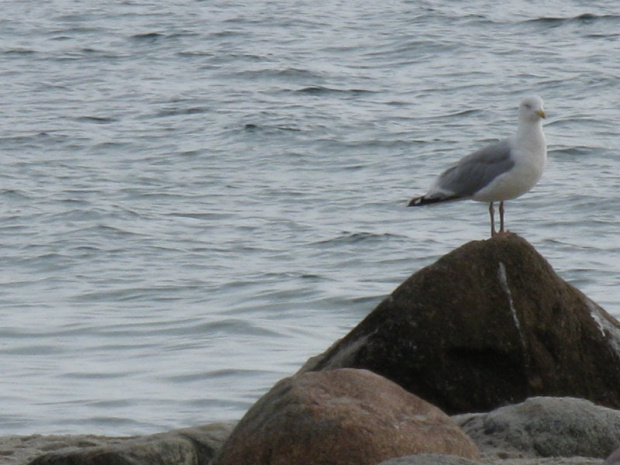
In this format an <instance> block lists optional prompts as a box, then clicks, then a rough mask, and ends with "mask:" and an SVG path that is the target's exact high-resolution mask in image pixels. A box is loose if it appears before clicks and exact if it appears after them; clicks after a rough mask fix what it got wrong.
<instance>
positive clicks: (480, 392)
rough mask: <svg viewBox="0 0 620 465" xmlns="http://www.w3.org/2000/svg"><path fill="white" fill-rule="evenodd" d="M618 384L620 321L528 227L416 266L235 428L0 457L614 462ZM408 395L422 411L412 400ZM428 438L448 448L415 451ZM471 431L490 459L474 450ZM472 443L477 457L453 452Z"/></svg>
mask: <svg viewBox="0 0 620 465" xmlns="http://www.w3.org/2000/svg"><path fill="white" fill-rule="evenodd" d="M619 386H620V323H619V322H618V321H616V320H615V319H614V318H613V317H612V316H610V315H609V314H608V313H607V312H605V310H604V309H602V308H601V307H600V306H598V305H597V304H595V303H594V302H592V301H591V300H590V299H588V298H587V297H586V296H585V295H584V294H582V293H581V292H580V291H579V290H577V289H575V288H574V287H573V286H571V285H570V284H568V283H566V282H565V281H563V280H562V279H561V278H559V277H558V276H557V274H556V273H555V272H554V271H553V269H552V267H551V266H550V265H549V264H548V263H547V262H546V260H545V259H544V258H543V257H542V256H540V254H538V252H536V250H535V249H534V248H533V247H532V246H531V245H530V244H529V243H527V242H526V241H525V240H524V239H522V238H520V237H519V236H516V235H503V236H496V237H494V238H491V239H489V240H485V241H475V242H470V243H468V244H465V245H463V246H462V247H459V248H458V249H456V250H455V251H453V252H451V253H449V254H447V255H445V256H444V257H442V258H441V259H439V260H438V261H437V262H436V263H434V264H433V265H430V266H428V267H426V268H424V269H422V270H420V271H418V272H417V273H415V274H413V275H412V276H411V277H410V278H409V279H407V280H406V281H405V282H403V284H401V285H400V286H399V287H398V288H397V289H396V290H395V291H394V292H393V293H392V294H391V295H390V296H389V297H388V298H386V299H385V300H384V301H383V302H382V303H381V304H379V306H378V307H377V308H376V309H375V310H374V311H372V312H371V313H370V314H369V315H368V316H367V317H366V318H365V319H364V320H363V321H362V322H361V323H360V324H359V325H357V326H356V327H355V328H354V329H353V330H352V331H351V332H350V333H349V334H348V335H347V336H345V337H344V338H343V339H341V340H340V341H337V342H336V343H334V344H333V345H332V347H330V348H329V349H328V350H327V351H326V352H324V353H323V354H321V355H319V356H317V357H313V358H312V359H310V360H309V361H308V362H307V363H306V364H305V365H304V367H302V368H301V369H300V370H299V372H298V373H297V374H296V375H294V376H293V377H291V378H287V379H285V380H282V381H280V382H279V383H277V384H276V385H275V386H274V388H273V389H272V390H271V391H270V392H269V393H267V394H266V395H265V396H263V398H262V399H261V400H259V401H258V402H257V403H256V404H255V405H254V406H253V407H252V408H250V410H249V411H248V413H247V414H246V416H245V417H244V419H242V422H240V424H239V425H237V426H236V427H234V428H233V426H232V425H221V424H211V425H205V426H201V427H195V428H186V429H182V430H173V431H170V432H167V433H161V434H156V435H151V436H144V437H131V438H106V437H97V436H64V437H63V436H47V437H46V436H36V435H35V436H28V437H9V438H4V439H2V438H0V460H2V461H3V462H2V463H6V464H7V465H14V464H15V465H16V464H23V463H29V464H30V465H69V464H71V465H103V464H105V465H209V464H210V465H215V463H214V460H216V461H217V465H229V464H235V465H237V464H238V463H240V464H241V463H243V464H245V463H257V464H259V463H260V464H261V465H279V464H285V463H286V464H287V465H288V463H292V462H291V458H293V462H294V463H296V464H306V463H307V464H312V463H326V464H327V463H329V464H334V465H335V464H338V465H359V464H361V463H364V464H366V465H370V464H373V465H374V462H375V460H383V461H382V462H380V463H381V465H430V464H434V465H482V464H485V463H486V464H495V465H560V464H562V465H565V464H573V465H594V464H596V465H601V460H602V459H603V458H604V457H605V455H607V454H611V455H609V456H608V458H607V460H606V461H605V462H604V463H603V465H620V448H619V447H620V410H618V409H620V388H619ZM388 393H391V394H388ZM405 399H408V400H405ZM414 399H417V400H414ZM410 404H411V405H417V406H418V408H419V409H420V410H419V411H418V412H417V413H416V412H415V409H414V410H412V411H410V410H408V409H409V407H410ZM597 404H598V405H597ZM442 411H443V412H447V413H448V414H450V415H453V416H452V417H451V418H450V417H448V416H446V415H444V414H443V412H442ZM433 412H434V413H433ZM472 412H474V413H472ZM403 413H405V416H404V417H401V416H399V415H401V414H403ZM405 417H406V418H405ZM432 419H435V420H437V422H438V423H437V424H440V425H441V427H439V428H437V429H436V430H435V431H436V432H437V436H436V437H432V438H428V437H425V436H424V434H423V433H420V429H419V428H418V431H417V432H416V428H415V426H416V425H417V426H420V425H426V426H423V427H422V430H424V427H429V426H430V425H432V424H433V420H432ZM364 420H366V423H365V422H364ZM422 420H424V421H429V420H430V423H426V424H425V423H424V422H423V421H422ZM416 422H421V423H416ZM455 422H456V423H458V424H456V423H455ZM308 425H310V426H308ZM352 425H355V426H352ZM394 425H399V428H401V427H402V430H400V429H399V428H395V427H394ZM450 425H453V426H450ZM412 426H413V427H412ZM304 428H305V430H304ZM454 428H455V429H454ZM430 429H431V430H432V428H430ZM300 431H305V433H304V434H305V436H304V434H302V435H301V436H300V434H299V433H300ZM386 431H387V432H388V433H387V434H386ZM389 432H391V433H392V434H391V435H390V434H389ZM340 433H343V434H340ZM416 435H418V438H425V439H423V440H422V443H424V442H426V443H427V444H429V443H434V444H439V445H440V446H441V447H438V448H437V449H433V447H430V448H426V449H425V448H424V447H419V448H416V447H413V448H412V449H408V448H407V447H408V445H407V442H408V440H409V442H411V441H410V440H411V439H413V438H415V437H416ZM261 437H262V439H261ZM375 438H377V442H376V443H374V444H373V441H374V440H375ZM449 438H453V439H454V438H460V439H457V440H456V442H454V443H452V442H451V440H450V439H449ZM261 441H262V443H261ZM313 441H314V442H313ZM330 441H332V442H330ZM391 441H392V442H393V444H392V443H391ZM471 441H473V442H475V444H476V446H477V448H478V450H479V451H480V456H478V455H477V453H473V452H472V450H470V449H468V447H467V444H468V442H470V443H471V444H473V442H471ZM257 444H258V446H257ZM270 444H271V446H270ZM328 444H330V445H329V447H327V445H328ZM334 444H335V445H334ZM451 444H453V445H454V444H457V446H456V447H455V448H451ZM458 444H460V445H458ZM323 446H325V447H326V448H327V449H328V451H327V453H326V454H323V455H321V451H320V449H321V447H323ZM338 446H340V447H338ZM257 447H258V448H257ZM391 447H392V449H390V448H391ZM442 447H443V448H442ZM459 447H461V449H459ZM261 448H262V449H261ZM614 448H618V449H617V450H616V452H613V449H614ZM357 449H359V450H357ZM474 449H475V446H474ZM261 450H262V451H263V452H258V451H261ZM385 450H390V452H389V453H388V454H384V453H383V452H384V451H385ZM459 450H461V451H462V452H461V453H460V455H462V456H463V457H456V456H455V455H445V454H454V453H456V454H459V452H458V451H459ZM455 451H456V452H455ZM463 451H464V452H463ZM357 452H359V454H358V455H356V453H357ZM436 452H440V453H442V454H444V455H437V454H436ZM411 453H415V454H416V455H406V454H411ZM216 454H217V457H218V458H215V457H216ZM253 454H255V455H253ZM261 454H262V455H261ZM373 454H374V455H373ZM400 454H402V456H401V457H397V455H400ZM580 455H588V456H587V457H581V456H580ZM590 455H592V456H590ZM227 456H228V457H229V458H230V460H228V461H226V460H227V459H226V457H227ZM241 456H243V457H244V460H246V459H247V460H249V462H248V461H246V462H239V460H238V457H241ZM259 456H260V457H262V458H261V459H260V461H257V460H258V457H259ZM336 457H337V458H338V461H336ZM389 457H392V458H389ZM319 458H320V460H319V461H317V460H318V459H319ZM332 459H333V460H332ZM366 459H367V460H366ZM384 459H385V460H384ZM330 460H331V461H330ZM364 460H366V461H364Z"/></svg>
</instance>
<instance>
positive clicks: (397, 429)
mask: <svg viewBox="0 0 620 465" xmlns="http://www.w3.org/2000/svg"><path fill="white" fill-rule="evenodd" d="M417 453H435V454H452V455H458V456H462V457H466V458H477V457H478V451H477V450H476V446H475V445H474V443H473V442H472V440H471V439H470V438H468V437H467V436H466V435H465V434H464V433H463V431H461V429H460V428H459V427H458V426H457V425H456V423H454V421H453V420H452V419H451V418H450V417H448V416H447V415H446V414H445V413H443V412H442V411H441V410H439V409H438V408H436V407H434V406H432V405H430V404H428V403H427V402H425V401H423V400H422V399H420V398H419V397H417V396H415V395H413V394H411V393H409V392H407V391H405V390H404V389H402V388H401V387H400V386H398V385H397V384H395V383H392V382H391V381H388V380H387V379H385V378H383V377H381V376H378V375H376V374H374V373H371V372H370V371H366V370H352V369H342V370H332V371H328V372H321V373H307V374H303V375H298V376H294V377H291V378H286V379H284V380H282V381H280V382H279V383H277V384H276V385H275V386H274V387H273V388H272V389H271V391H269V392H268V393H267V394H265V395H264V396H263V397H262V398H261V399H260V400H259V401H258V402H257V403H256V404H254V406H252V408H251V409H250V410H249V411H248V412H247V414H246V415H245V416H244V417H243V418H242V419H241V421H240V422H239V424H238V425H237V426H236V428H235V429H234V430H233V432H232V433H231V435H230V437H229V438H228V439H227V440H226V442H225V443H224V445H223V447H222V449H221V450H220V452H219V453H218V455H217V457H216V459H215V460H214V465H292V464H294V465H316V464H330V465H375V464H377V463H379V462H381V461H382V460H386V459H388V458H391V457H399V456H402V455H409V454H417Z"/></svg>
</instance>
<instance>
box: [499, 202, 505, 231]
mask: <svg viewBox="0 0 620 465" xmlns="http://www.w3.org/2000/svg"><path fill="white" fill-rule="evenodd" d="M499 232H504V202H503V201H501V202H500V203H499Z"/></svg>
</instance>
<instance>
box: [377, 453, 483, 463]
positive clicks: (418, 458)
mask: <svg viewBox="0 0 620 465" xmlns="http://www.w3.org/2000/svg"><path fill="white" fill-rule="evenodd" d="M378 465H483V462H479V461H477V460H476V461H474V460H468V459H464V458H461V457H455V456H454V455H437V454H418V455H407V456H405V457H397V458H394V459H389V460H386V461H385V462H381V463H380V464H378Z"/></svg>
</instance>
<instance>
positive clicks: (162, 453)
mask: <svg viewBox="0 0 620 465" xmlns="http://www.w3.org/2000/svg"><path fill="white" fill-rule="evenodd" d="M231 429H232V426H231V425H226V424H211V425H206V426H200V427H195V428H185V429H180V430H174V431H170V432H167V433H162V434H154V435H151V436H142V437H133V438H103V437H95V436H91V437H77V441H76V437H72V436H69V437H67V438H66V439H63V437H62V436H57V437H54V438H48V443H47V448H48V450H49V447H50V446H52V447H54V448H56V449H57V450H55V451H53V452H48V453H46V454H43V455H41V456H39V457H37V458H35V459H34V460H32V461H31V462H30V465H204V464H207V463H208V462H209V461H210V460H211V459H212V458H213V456H214V455H215V452H216V450H217V449H219V448H220V446H221V444H222V443H223V441H224V439H225V438H226V437H227V436H228V434H230V430H231Z"/></svg>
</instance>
